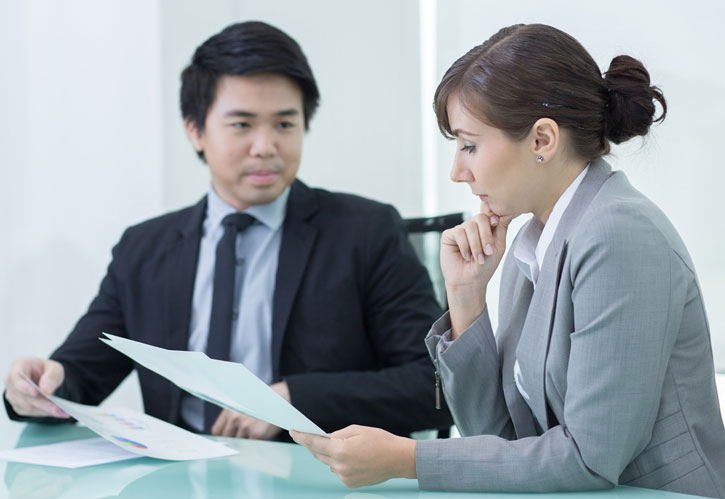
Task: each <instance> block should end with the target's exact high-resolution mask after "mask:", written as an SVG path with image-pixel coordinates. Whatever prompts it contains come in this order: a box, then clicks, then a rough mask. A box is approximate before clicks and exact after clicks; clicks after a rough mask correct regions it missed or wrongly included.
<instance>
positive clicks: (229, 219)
mask: <svg viewBox="0 0 725 499" xmlns="http://www.w3.org/2000/svg"><path fill="white" fill-rule="evenodd" d="M255 220H256V218H254V217H253V216H252V215H249V214H247V213H232V214H231V215H227V216H226V217H224V219H223V220H222V225H223V226H224V231H225V232H227V231H228V230H229V229H234V230H235V231H236V232H242V231H244V230H245V229H246V228H247V227H249V226H250V225H252V224H253V223H254V222H255Z"/></svg>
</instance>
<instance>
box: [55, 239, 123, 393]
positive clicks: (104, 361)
mask: <svg viewBox="0 0 725 499" xmlns="http://www.w3.org/2000/svg"><path fill="white" fill-rule="evenodd" d="M127 234H128V232H127V233H126V234H124V236H123V237H122V238H121V241H120V242H119V243H118V244H117V245H116V246H115V247H114V248H113V250H112V254H113V258H112V261H111V263H110V265H109V266H108V270H107V273H106V275H105V276H104V278H103V280H102V281H101V285H100V289H99V291H98V294H97V295H96V297H95V298H94V299H93V301H92V302H91V304H90V306H89V308H88V311H87V312H86V313H85V314H84V315H83V316H82V317H81V318H80V320H79V321H78V322H77V323H76V325H75V327H74V328H73V331H72V332H71V333H70V335H69V336H68V338H67V339H66V340H65V341H64V342H63V344H61V345H60V347H58V349H57V350H56V351H55V352H53V354H52V355H51V359H54V360H57V361H58V362H60V363H61V364H63V367H64V369H65V380H64V382H63V384H62V385H61V387H60V388H59V392H58V393H59V395H60V396H63V397H64V398H68V399H70V400H72V401H75V402H79V403H82V404H90V405H97V404H99V403H100V402H102V401H103V400H104V399H105V398H106V397H107V396H108V395H109V394H110V393H111V392H112V391H113V390H114V389H115V388H116V387H117V386H118V385H119V384H120V383H121V381H123V379H124V378H125V377H126V376H127V375H128V374H129V373H130V372H131V370H132V369H133V362H132V361H131V360H130V359H129V358H128V357H126V356H125V355H123V354H121V353H120V352H118V351H116V350H114V349H113V348H110V347H108V346H107V345H105V344H104V343H103V342H101V341H99V340H98V338H99V337H100V336H101V333H103V332H108V333H112V334H115V335H118V336H123V337H127V336H128V335H127V331H126V324H125V321H124V303H123V299H122V297H121V295H122V293H121V291H120V288H121V287H122V286H123V281H124V276H125V275H126V273H127V262H125V258H124V247H125V246H126V245H127V244H128V237H127Z"/></svg>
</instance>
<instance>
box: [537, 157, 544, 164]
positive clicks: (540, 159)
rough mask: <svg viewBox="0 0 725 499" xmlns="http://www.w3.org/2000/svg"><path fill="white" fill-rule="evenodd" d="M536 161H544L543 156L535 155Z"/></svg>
mask: <svg viewBox="0 0 725 499" xmlns="http://www.w3.org/2000/svg"><path fill="white" fill-rule="evenodd" d="M536 161H537V162H538V163H543V162H544V157H543V156H536Z"/></svg>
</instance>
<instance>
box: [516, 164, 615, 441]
mask: <svg viewBox="0 0 725 499" xmlns="http://www.w3.org/2000/svg"><path fill="white" fill-rule="evenodd" d="M610 175H611V168H610V167H609V165H608V164H607V163H606V162H605V161H603V160H598V161H594V162H592V163H591V165H590V166H589V171H588V172H587V174H586V176H585V177H584V179H583V180H582V183H581V184H580V185H579V188H578V189H577V191H576V192H575V193H574V196H573V198H572V200H571V202H570V203H569V206H568V207H567V208H566V210H565V211H564V214H563V215H562V217H561V220H560V221H559V225H558V227H557V229H556V232H555V233H554V237H553V239H552V242H551V244H550V245H549V249H548V250H547V251H546V255H545V256H544V261H543V262H542V266H541V271H540V274H539V279H538V281H537V283H536V289H535V291H534V293H533V296H532V298H531V305H530V307H529V310H528V313H527V314H526V320H525V322H524V325H523V329H522V331H521V337H520V340H519V343H518V346H517V348H516V358H517V359H518V360H519V366H520V368H521V371H522V377H523V378H524V379H525V380H527V381H528V382H527V383H526V389H527V393H528V394H529V397H530V398H529V406H530V407H531V411H532V412H533V413H534V416H535V417H536V419H537V421H538V422H539V423H540V425H541V427H542V429H543V430H544V431H546V430H547V429H549V428H550V427H551V426H552V425H555V424H556V422H555V421H551V420H550V417H549V409H548V405H547V401H546V358H547V356H548V353H549V344H550V340H551V332H552V328H553V325H554V320H555V316H554V311H555V309H556V299H557V295H558V289H559V283H560V281H561V277H562V272H563V269H564V261H565V260H566V255H567V244H568V239H569V237H570V236H571V234H572V233H573V232H574V229H575V228H576V226H577V224H578V223H579V220H580V219H581V216H582V214H583V213H584V211H586V208H587V207H588V206H589V204H590V203H591V201H592V199H594V197H595V196H596V195H597V193H598V192H599V190H600V189H601V187H602V185H603V184H604V182H605V181H606V180H607V179H608V178H609V177H610Z"/></svg>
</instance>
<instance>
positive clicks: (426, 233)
mask: <svg viewBox="0 0 725 499" xmlns="http://www.w3.org/2000/svg"><path fill="white" fill-rule="evenodd" d="M463 220H464V214H463V213H451V214H449V215H439V216H437V217H422V218H408V219H406V220H405V226H406V228H407V229H408V239H409V240H410V242H411V244H412V245H413V249H415V252H416V254H417V255H418V258H419V259H420V261H421V263H422V264H423V265H424V266H425V268H426V269H427V270H428V275H429V276H430V280H431V281H432V282H433V290H434V291H435V294H436V299H437V300H438V303H439V304H440V306H441V308H442V309H443V310H448V300H447V299H446V285H445V281H444V280H443V272H442V271H441V265H440V253H441V233H442V232H443V231H444V230H446V229H450V228H451V227H455V226H456V225H458V224H460V223H461V222H463ZM422 433H426V432H422ZM448 437H450V429H447V428H446V429H440V430H438V438H448ZM414 438H418V437H416V436H415V435H414ZM421 438H430V437H425V436H423V435H421ZM433 438H435V433H434V434H433Z"/></svg>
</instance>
